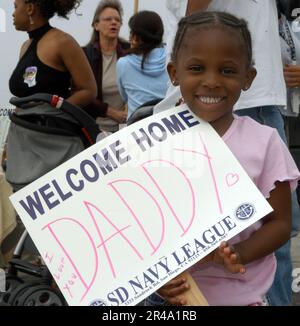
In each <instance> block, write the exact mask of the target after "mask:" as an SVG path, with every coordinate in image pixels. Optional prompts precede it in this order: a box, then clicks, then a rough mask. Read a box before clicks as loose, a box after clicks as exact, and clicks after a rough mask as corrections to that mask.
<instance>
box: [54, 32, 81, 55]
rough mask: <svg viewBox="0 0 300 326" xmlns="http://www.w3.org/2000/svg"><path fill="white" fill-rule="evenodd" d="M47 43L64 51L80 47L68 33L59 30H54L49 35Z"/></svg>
mask: <svg viewBox="0 0 300 326" xmlns="http://www.w3.org/2000/svg"><path fill="white" fill-rule="evenodd" d="M48 41H49V42H51V45H52V46H53V47H55V48H58V49H60V50H65V49H66V48H68V47H72V48H74V47H80V46H79V44H78V43H77V41H76V40H75V39H74V38H73V37H72V36H71V35H70V34H68V33H65V32H63V31H62V30H60V29H56V28H54V29H53V30H52V31H51V34H49V39H48Z"/></svg>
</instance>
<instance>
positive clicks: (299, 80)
mask: <svg viewBox="0 0 300 326" xmlns="http://www.w3.org/2000/svg"><path fill="white" fill-rule="evenodd" d="M283 74H284V79H285V83H286V86H287V87H289V88H293V87H299V86H300V66H297V65H286V66H285V67H284V69H283Z"/></svg>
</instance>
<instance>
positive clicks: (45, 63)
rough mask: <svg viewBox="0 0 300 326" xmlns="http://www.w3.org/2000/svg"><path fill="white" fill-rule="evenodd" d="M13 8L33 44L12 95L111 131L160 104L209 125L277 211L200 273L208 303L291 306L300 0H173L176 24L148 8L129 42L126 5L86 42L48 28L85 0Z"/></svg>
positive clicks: (173, 297) (180, 293)
mask: <svg viewBox="0 0 300 326" xmlns="http://www.w3.org/2000/svg"><path fill="white" fill-rule="evenodd" d="M14 3H15V11H14V13H13V18H14V25H15V28H16V30H18V31H25V32H27V33H28V36H29V39H28V40H27V41H26V42H25V43H24V44H23V45H22V48H21V51H20V60H19V62H18V63H17V66H16V68H15V70H14V71H13V72H12V75H11V78H10V80H9V86H10V91H11V93H12V94H13V95H15V96H17V97H25V96H28V95H32V94H35V93H50V94H56V95H58V96H60V97H63V98H64V99H66V100H67V101H68V102H70V103H72V104H75V105H77V106H79V107H81V108H83V109H84V110H85V111H86V112H87V113H88V114H89V115H90V116H91V117H92V118H93V119H95V120H96V122H97V124H98V125H99V130H101V131H105V132H109V133H114V132H117V131H118V130H119V129H120V125H123V124H126V121H127V120H128V119H129V118H130V117H131V116H132V114H133V113H134V112H135V111H137V110H139V109H140V108H141V107H143V106H145V105H147V104H148V103H152V104H153V105H154V103H157V104H156V105H155V107H154V114H155V113H157V112H161V111H162V110H165V109H168V108H170V107H172V106H176V105H177V104H178V103H185V104H186V105H187V106H188V107H189V109H190V110H191V111H193V112H194V113H195V114H196V115H197V116H198V117H199V118H201V119H203V120H205V121H207V122H209V123H210V124H211V126H212V127H213V128H214V129H215V130H216V132H217V133H218V134H219V136H220V137H222V138H223V140H224V142H225V143H226V144H227V146H228V147H229V148H230V149H231V151H232V152H233V153H234V155H235V156H236V157H237V158H238V160H239V162H240V163H241V165H242V166H243V168H244V169H245V170H246V172H247V173H248V175H249V176H250V177H251V179H252V180H253V181H254V183H255V184H256V186H257V188H258V189H259V190H260V191H261V192H262V194H263V195H264V196H265V198H266V199H267V201H268V202H269V203H270V205H271V206H272V208H273V213H271V214H269V215H268V216H266V217H265V218H264V219H263V220H262V221H259V222H257V223H255V224H254V225H252V226H251V227H250V228H248V229H246V230H245V231H243V232H242V233H240V234H239V235H237V236H236V237H234V238H233V239H231V240H230V241H229V242H228V243H222V244H221V245H220V248H219V249H217V250H215V251H214V252H213V253H211V254H210V255H208V256H206V257H205V258H204V259H202V260H201V261H200V262H198V263H196V264H195V265H194V266H193V267H192V268H191V270H190V272H191V275H192V276H193V278H194V280H195V281H196V283H197V284H199V286H200V287H201V290H202V292H203V294H204V296H205V297H206V298H207V300H208V302H209V304H211V305H247V306H249V305H275V306H282V305H290V304H291V300H292V287H291V284H292V260H291V248H290V239H291V236H295V235H297V233H298V232H299V224H300V210H299V203H298V199H297V195H296V191H295V190H296V188H297V183H298V181H299V180H300V173H299V171H298V168H297V166H296V164H295V162H294V160H293V158H292V156H291V154H290V153H289V151H288V139H287V137H286V131H285V119H284V117H285V116H289V117H297V116H298V115H299V106H300V100H299V95H300V91H299V89H300V88H299V87H300V36H299V35H300V32H299V30H300V29H299V27H298V25H297V22H294V17H293V15H292V12H293V10H294V9H295V8H298V7H300V1H296V0H289V1H276V0H270V1H254V0H243V1H241V0H226V1H224V0H185V1H169V0H167V1H166V5H167V10H168V14H169V18H170V19H169V21H168V25H169V26H164V24H163V21H162V19H161V17H160V16H159V14H158V13H156V12H153V11H147V10H143V11H139V12H137V13H135V14H134V15H133V16H132V17H131V18H130V20H129V30H130V37H129V40H128V41H127V40H124V39H122V38H120V36H119V33H120V29H121V26H122V23H123V8H122V5H121V2H120V1H119V0H102V1H100V3H99V5H98V7H97V8H96V10H95V14H94V18H93V21H92V29H93V31H92V37H91V40H90V41H89V43H88V44H87V45H86V46H84V47H83V48H81V47H80V46H79V45H78V44H77V42H76V41H75V40H74V39H73V38H72V37H71V36H70V35H68V34H66V33H65V32H63V31H61V30H59V29H57V28H54V27H52V26H51V25H50V24H49V19H50V18H52V17H53V16H54V15H55V14H57V15H59V16H62V17H66V16H67V15H68V13H69V12H70V11H71V10H73V9H74V8H76V6H78V5H80V1H79V0H74V1H69V0H66V1H63V0H62V1H46V0H15V1H14ZM297 28H298V30H297ZM164 31H167V33H165V34H166V35H165V38H164ZM298 32H299V33H298ZM164 40H165V41H166V43H164ZM245 144H247V151H245V150H244V147H245ZM258 148H259V150H257V149H258ZM8 155H9V153H8ZM274 160H275V161H276V164H274ZM189 287H190V285H189V283H188V282H187V280H186V278H185V277H183V276H181V275H180V276H178V277H176V278H174V279H173V280H172V281H170V282H168V283H167V284H166V285H164V286H163V287H162V288H161V289H160V290H159V291H158V292H157V293H154V294H152V295H151V296H150V297H149V298H147V299H146V300H145V304H146V305H185V303H186V299H185V296H184V293H185V292H186V291H187V290H188V289H189ZM220 293H222V295H220Z"/></svg>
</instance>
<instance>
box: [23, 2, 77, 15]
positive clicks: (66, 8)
mask: <svg viewBox="0 0 300 326" xmlns="http://www.w3.org/2000/svg"><path fill="white" fill-rule="evenodd" d="M81 1H82V0H25V2H26V3H32V4H34V5H36V6H37V7H38V8H39V11H40V13H41V15H42V16H43V17H45V18H47V19H50V18H52V17H53V16H54V15H55V14H57V16H60V17H63V18H67V16H68V14H69V13H70V12H71V11H72V10H73V9H76V8H78V7H79V5H80V3H81Z"/></svg>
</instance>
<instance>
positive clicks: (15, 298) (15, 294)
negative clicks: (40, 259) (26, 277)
mask: <svg viewBox="0 0 300 326" xmlns="http://www.w3.org/2000/svg"><path fill="white" fill-rule="evenodd" d="M34 285H36V283H22V284H20V285H18V286H17V287H16V288H15V289H14V290H12V292H11V294H10V297H9V299H8V304H10V305H11V306H19V305H20V304H19V301H20V296H21V295H22V293H24V292H25V291H26V290H27V289H28V288H32V287H33V286H34Z"/></svg>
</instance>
